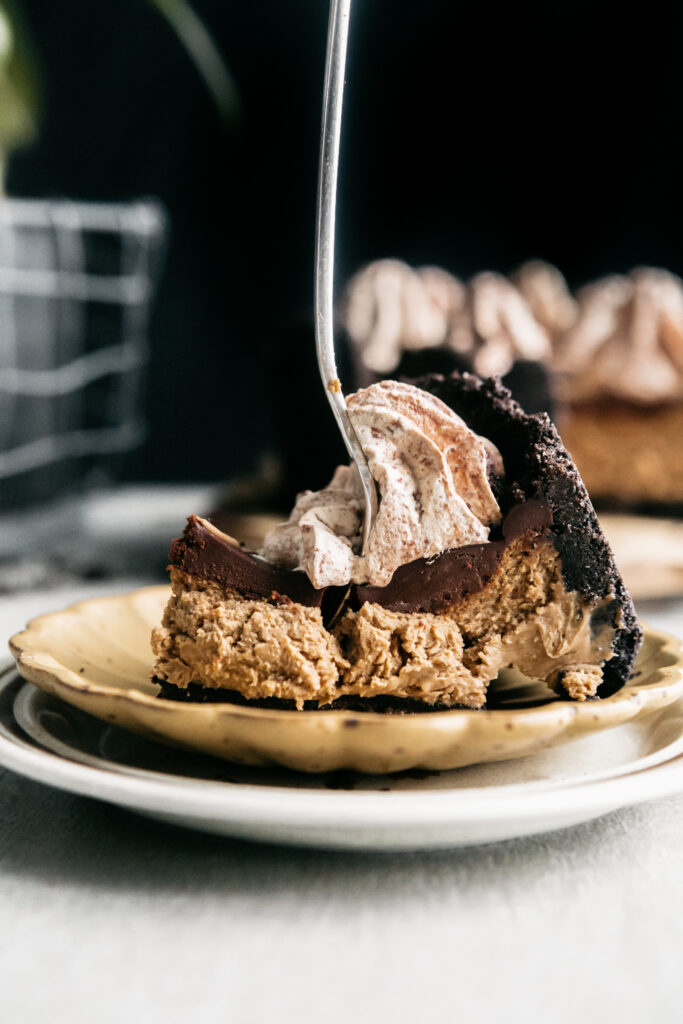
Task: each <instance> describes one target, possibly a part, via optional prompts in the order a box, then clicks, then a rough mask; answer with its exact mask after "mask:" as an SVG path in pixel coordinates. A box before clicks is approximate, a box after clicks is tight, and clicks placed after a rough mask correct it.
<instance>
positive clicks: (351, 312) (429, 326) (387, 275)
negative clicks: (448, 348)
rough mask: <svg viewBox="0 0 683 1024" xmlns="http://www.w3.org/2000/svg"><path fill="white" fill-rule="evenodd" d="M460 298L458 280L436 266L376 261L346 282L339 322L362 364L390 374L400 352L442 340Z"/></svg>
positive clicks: (461, 301) (435, 344)
mask: <svg viewBox="0 0 683 1024" xmlns="http://www.w3.org/2000/svg"><path fill="white" fill-rule="evenodd" d="M464 302H465V286H464V284H462V282H461V281H459V280H458V279H457V278H455V277H453V276H452V275H451V274H449V273H448V271H446V270H442V269H441V268H440V267H418V268H417V269H413V268H412V267H409V266H408V264H407V263H403V262H401V260H377V261H376V262H375V263H370V264H368V266H367V267H364V268H363V269H362V270H359V271H358V273H357V274H356V275H355V276H354V277H353V278H352V279H351V281H350V282H349V284H348V287H347V289H346V298H345V303H344V325H345V327H346V330H347V332H348V334H349V336H350V338H351V340H352V341H353V343H354V345H355V346H356V348H357V349H358V351H359V353H360V355H361V359H362V361H363V363H364V365H365V366H366V367H367V369H368V370H371V371H372V372H373V373H377V374H384V373H391V372H392V370H395V369H396V367H397V366H398V364H399V362H400V359H401V355H402V353H403V352H404V351H413V352H415V351H418V350H420V349H424V348H438V347H439V346H441V345H443V344H444V342H445V340H446V338H447V336H448V331H449V326H450V323H451V319H452V316H453V312H454V310H457V309H460V308H461V307H462V306H463V305H464Z"/></svg>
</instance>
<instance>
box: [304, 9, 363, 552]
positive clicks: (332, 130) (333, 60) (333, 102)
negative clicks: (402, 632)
mask: <svg viewBox="0 0 683 1024" xmlns="http://www.w3.org/2000/svg"><path fill="white" fill-rule="evenodd" d="M350 9H351V0H330V20H329V25H328V30H327V57H326V61H325V88H324V93H323V119H322V129H321V140H320V168H319V174H318V209H317V220H316V233H315V347H316V352H317V354H318V366H319V367H320V376H321V377H322V381H323V384H324V386H325V392H326V394H327V398H328V401H329V403H330V405H331V406H332V412H333V413H334V416H335V419H336V421H337V425H338V427H339V429H340V431H341V434H342V437H343V439H344V444H345V445H346V448H347V450H348V453H349V455H350V456H351V458H352V459H353V461H354V462H355V463H356V466H357V467H358V473H359V475H360V480H361V484H362V485H363V496H364V498H365V515H364V517H363V546H362V552H361V553H362V554H364V553H365V551H366V548H367V544H368V537H369V535H370V530H371V529H372V524H373V522H374V519H375V516H376V514H377V490H376V488H375V482H374V480H373V478H372V474H371V472H370V467H369V466H368V460H367V459H366V457H365V452H364V451H363V449H362V447H361V445H360V442H359V440H358V436H357V434H356V432H355V430H354V429H353V426H352V424H351V420H350V419H349V413H348V410H347V408H346V402H345V400H344V395H343V392H342V389H341V383H340V381H339V377H338V376H337V365H336V360H335V356H334V233H335V215H336V206H337V177H338V171H339V140H340V135H341V119H342V101H343V95H344V68H345V65H346V46H347V40H348V32H349V15H350Z"/></svg>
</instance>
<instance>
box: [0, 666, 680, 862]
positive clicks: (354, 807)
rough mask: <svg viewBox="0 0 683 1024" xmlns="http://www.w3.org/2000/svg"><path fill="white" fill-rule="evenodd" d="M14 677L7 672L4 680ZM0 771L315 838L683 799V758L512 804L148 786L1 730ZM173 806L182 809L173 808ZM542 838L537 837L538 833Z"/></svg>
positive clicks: (479, 792)
mask: <svg viewBox="0 0 683 1024" xmlns="http://www.w3.org/2000/svg"><path fill="white" fill-rule="evenodd" d="M12 668H13V666H11V665H10V666H7V667H6V669H5V671H7V670H8V669H9V671H11V670H12ZM2 674H3V675H4V673H2ZM17 674H18V673H17ZM0 764H2V765H4V766H5V767H6V768H10V769H11V770H13V771H16V772H17V773H18V774H20V775H24V776H26V777H28V778H31V779H33V780H34V781H37V782H42V783H45V784H47V785H50V786H52V787H54V788H57V789H62V790H66V791H67V792H72V793H77V794H79V795H82V796H89V797H94V798H95V799H103V800H105V801H107V802H110V803H114V804H117V805H118V806H124V807H127V808H129V809H134V810H142V811H144V812H146V813H156V812H158V813H160V814H163V812H164V811H166V812H167V813H170V814H172V815H174V816H179V815H187V816H188V817H189V818H194V819H195V820H197V819H199V820H204V819H205V818H206V817H207V816H208V815H214V816H215V815H216V814H219V816H220V818H221V820H222V821H224V822H225V821H227V822H231V823H240V822H241V823H242V824H244V823H246V824H248V825H249V826H252V827H253V826H258V825H263V824H264V823H266V824H267V825H268V826H269V827H270V828H278V827H283V828H288V829H292V828H295V829H304V830H305V829H315V830H318V831H319V830H320V829H324V828H336V829H339V828H342V829H347V830H349V829H350V830H351V831H355V832H360V831H362V830H364V829H366V828H368V827H370V828H372V829H373V830H374V831H375V832H382V833H388V832H390V831H391V830H392V829H395V828H405V827H408V826H410V827H417V828H419V827H423V828H430V827H431V828H434V827H436V828H438V827H440V826H441V827H443V826H450V827H455V826H458V825H466V824H469V825H472V824H474V825H486V824H490V823H498V824H500V823H505V822H510V823H512V822H514V821H516V820H518V819H519V817H520V815H527V816H528V815H530V814H532V815H534V816H540V815H541V814H544V813H546V814H547V813H550V815H551V817H557V815H558V813H562V814H567V813H572V812H573V811H580V812H581V813H584V812H585V811H586V810H588V811H589V812H591V813H589V814H588V815H587V818H588V817H591V816H592V817H596V816H598V815H599V814H602V813H607V812H608V811H610V810H617V809H618V808H620V807H625V806H629V805H633V804H637V803H641V802H644V801H647V800H650V799H659V798H664V797H666V796H672V795H674V794H677V793H680V792H681V791H682V790H683V754H679V755H678V756H676V757H674V758H672V759H671V760H669V761H664V762H662V763H660V764H657V765H653V766H651V767H649V768H643V769H640V770H638V771H635V772H631V773H628V774H625V775H623V774H622V775H618V776H615V777H610V778H607V779H601V780H598V781H594V782H592V781H590V780H587V781H584V782H577V783H573V784H571V785H568V786H567V787H564V788H560V789H550V790H545V791H543V790H538V789H535V790H531V786H533V785H534V784H533V783H521V784H520V787H521V788H522V790H525V792H518V793H516V794H513V799H510V789H511V787H508V786H496V787H482V788H480V789H476V790H475V789H472V790H447V789H445V790H409V791H405V790H403V791H391V792H384V791H379V790H353V791H345V790H327V789H325V790H320V789H312V788H311V789H308V788H302V789H294V788H292V789H287V788H284V787H275V786H265V785H264V786H254V785H250V784H243V783H227V782H220V781H214V780H201V779H189V778H182V777H178V778H176V777H172V778H171V777H168V776H164V775H163V773H159V774H160V775H161V776H162V777H161V778H158V779H157V778H155V779H153V780H152V779H148V778H139V777H137V776H133V775H127V774H126V775H124V774H119V773H117V772H115V771H113V770H111V769H108V770H104V769H101V768H91V767H89V766H88V765H83V764H80V763H78V762H75V761H71V760H68V759H66V758H63V757H60V756H59V755H57V754H54V753H52V752H51V751H46V750H43V749H41V748H39V747H36V746H34V745H33V744H32V743H30V742H28V741H26V740H23V739H19V738H18V737H16V736H14V735H13V734H12V733H11V731H10V730H8V729H7V727H6V726H5V724H4V723H3V722H2V721H0ZM169 794H170V802H171V803H174V802H175V803H176V806H175V807H173V806H171V807H168V806H163V805H164V804H167V803H168V798H169ZM484 794H485V795H484ZM178 803H180V804H181V805H182V806H181V807H178V806H177V804H178ZM226 815H227V816H226ZM264 815H268V817H267V818H264ZM237 816H239V817H237ZM551 827H552V826H551ZM546 830H547V829H544V828H543V827H540V828H538V829H537V831H538V832H542V831H546ZM415 845H416V846H417V845H419V843H417V842H416V844H415Z"/></svg>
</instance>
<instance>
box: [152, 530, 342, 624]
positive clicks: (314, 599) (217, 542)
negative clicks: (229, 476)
mask: <svg viewBox="0 0 683 1024" xmlns="http://www.w3.org/2000/svg"><path fill="white" fill-rule="evenodd" d="M170 558H171V565H172V566H173V568H175V569H180V570H181V571H182V572H186V573H187V574H188V576H198V577H199V578H200V579H204V580H210V581H212V582H213V583H218V584H220V585H221V586H222V587H226V588H227V589H229V590H235V591H236V592H237V593H238V594H240V595H241V596H242V597H245V598H247V599H248V600H250V601H260V600H266V601H272V600H277V599H278V598H280V597H288V598H290V599H291V600H292V601H296V602H297V604H303V605H306V606H307V607H309V608H318V607H320V604H321V602H322V599H323V596H324V593H325V592H324V591H323V590H316V589H315V587H313V586H312V585H311V582H310V580H309V579H308V576H307V575H306V573H304V572H292V571H291V570H289V569H280V568H278V567H277V566H275V565H271V564H270V563H269V562H266V561H265V560H264V559H262V558H258V557H256V556H255V555H252V554H251V553H250V552H248V551H243V550H242V548H241V547H240V546H239V544H238V542H237V541H236V540H233V538H232V537H228V535H227V534H225V533H221V531H220V530H217V529H216V527H215V526H212V524H211V523H209V522H207V521H206V520H205V519H200V518H199V516H195V515H192V516H190V517H189V518H188V520H187V526H186V527H185V530H184V532H183V535H182V537H179V538H178V539H177V540H174V541H173V543H172V545H171V554H170Z"/></svg>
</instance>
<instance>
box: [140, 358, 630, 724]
mask: <svg viewBox="0 0 683 1024" xmlns="http://www.w3.org/2000/svg"><path fill="white" fill-rule="evenodd" d="M416 383H417V385H418V387H412V388H409V389H408V390H406V389H407V387H408V386H406V385H396V386H395V387H390V386H389V385H388V384H386V383H385V384H380V385H373V387H375V388H380V389H384V390H383V391H382V393H381V395H379V398H380V399H381V401H380V402H379V404H378V403H377V402H375V398H376V397H377V396H376V395H375V394H374V393H373V395H370V396H368V394H367V392H370V391H372V389H367V392H365V393H364V392H361V393H359V394H360V396H363V397H362V398H361V399H358V398H357V396H353V397H352V398H351V399H350V400H349V408H350V411H351V410H355V413H354V415H355V416H356V419H355V422H356V426H357V429H358V432H359V437H360V439H361V443H363V444H364V446H365V447H366V451H368V452H370V465H371V468H372V469H373V472H375V474H376V478H377V479H378V481H379V487H380V509H381V507H382V502H384V503H385V509H386V508H391V509H392V510H395V511H394V515H393V517H392V519H391V521H387V517H386V516H385V517H384V520H382V519H381V517H378V520H377V523H378V524H382V523H384V527H383V528H384V529H385V531H386V537H391V536H392V532H391V531H392V530H394V531H395V530H396V524H397V523H399V524H400V531H399V533H398V534H397V538H398V539H397V542H396V543H397V544H398V543H399V542H400V543H401V544H402V547H401V549H400V550H401V551H412V550H413V548H414V542H415V543H417V542H416V541H415V538H417V540H419V542H420V544H422V548H420V547H419V545H418V547H417V548H415V551H416V553H417V557H411V558H410V559H409V560H408V559H403V560H400V564H398V566H397V567H393V568H392V572H391V573H389V574H386V573H384V574H382V573H381V568H382V567H381V566H379V567H378V566H376V565H375V566H374V567H372V561H371V560H370V561H369V562H368V564H369V565H371V568H372V571H369V577H370V578H365V577H364V575H363V574H364V573H365V572H366V570H367V565H366V563H365V562H364V560H363V559H361V558H360V557H359V552H358V546H359V535H360V522H361V521H360V509H361V507H362V502H361V500H360V497H359V495H358V492H357V490H356V489H355V485H354V480H353V477H352V476H351V477H349V476H348V474H347V475H344V474H342V475H341V476H340V475H339V473H338V474H336V475H335V480H334V481H333V484H334V487H331V488H328V489H326V490H325V491H323V492H319V493H318V494H317V495H316V494H310V492H309V493H308V494H306V495H304V496H303V497H302V498H300V499H299V502H298V503H297V508H295V510H294V512H293V513H292V517H290V521H289V523H288V524H285V526H284V527H283V528H279V529H280V533H279V534H277V536H275V537H274V538H272V539H271V542H270V543H268V542H267V543H266V545H265V548H264V551H265V552H266V553H269V557H270V558H271V559H276V560H279V561H281V562H283V563H284V564H282V565H274V564H272V561H268V560H266V559H265V558H263V557H262V556H258V555H255V554H250V553H247V552H245V551H242V550H241V549H240V547H239V545H237V543H236V542H235V541H233V540H232V539H231V538H229V537H227V536H226V535H224V534H221V533H220V532H219V531H218V530H216V529H215V528H214V527H213V526H211V524H210V523H207V522H206V521H204V520H201V519H198V518H197V517H196V516H191V517H190V519H189V520H188V524H187V527H186V529H185V532H184V534H183V536H182V538H180V539H179V540H177V541H175V542H174V544H173V547H172V549H171V566H170V570H171V581H172V596H171V598H170V600H169V602H168V605H167V607H166V610H165V613H164V619H163V623H162V625H161V627H159V628H158V629H156V630H155V631H154V635H153V641H152V643H153V648H154V653H155V655H156V657H157V661H156V665H155V669H154V678H155V680H156V681H157V682H159V683H160V684H161V687H162V690H161V692H162V695H163V696H166V697H179V698H185V699H193V700H194V699H214V700H215V699H219V700H239V701H248V702H253V701H256V702H261V701H264V700H265V701H267V702H269V703H272V702H276V705H277V706H282V707H292V708H304V707H305V708H318V707H332V708H334V707H344V706H354V707H357V708H366V709H372V710H374V709H385V708H387V707H390V708H392V709H405V710H416V709H440V708H449V707H458V706H459V707H469V708H481V707H484V706H485V705H486V697H487V690H488V687H489V684H490V683H491V681H492V680H493V679H495V678H496V676H497V675H498V673H499V671H500V670H501V669H503V668H506V667H508V666H514V667H515V668H517V669H519V670H520V671H521V672H523V673H524V674H525V675H527V676H530V677H532V678H536V679H542V680H545V681H547V682H548V683H549V684H550V685H551V686H552V687H553V688H555V689H556V690H558V692H561V693H563V694H565V695H566V696H568V697H571V698H574V699H577V700H584V699H586V698H592V697H596V696H599V697H604V696H609V695H610V694H611V693H613V692H615V691H616V690H617V689H619V687H620V686H622V685H623V684H624V683H625V681H626V680H627V679H628V677H629V675H630V673H631V670H632V667H633V662H634V659H635V656H636V654H637V651H638V648H639V645H640V642H641V633H640V630H639V627H638V625H637V622H636V619H635V614H634V610H633V606H632V603H631V600H630V598H629V596H628V594H627V592H626V590H625V588H624V585H623V583H622V581H621V578H620V576H619V573H618V571H617V569H616V566H615V564H614V560H613V557H612V554H611V552H610V549H609V547H608V545H607V543H606V541H605V539H604V537H603V535H602V532H601V530H600V527H599V525H598V522H597V519H596V516H595V513H594V511H593V508H592V506H591V504H590V501H589V499H588V496H587V493H586V490H585V488H584V486H583V484H582V482H581V480H580V478H579V476H578V473H577V471H576V469H575V467H574V465H573V463H572V461H571V459H570V457H569V456H568V454H567V452H566V451H565V449H564V448H563V446H562V444H561V442H560V440H559V437H558V435H557V432H556V431H555V429H554V427H553V426H552V425H551V423H550V421H549V420H548V418H547V417H546V416H542V415H541V416H528V415H527V414H525V413H524V412H523V411H522V409H521V408H520V407H519V405H517V403H515V402H514V401H513V400H512V399H511V397H510V394H509V392H507V391H506V389H504V388H503V387H502V386H501V385H500V384H499V383H498V382H496V381H495V380H493V379H488V380H482V379H480V378H478V377H475V376H474V375H470V374H454V375H452V376H451V377H440V376H436V375H431V376H428V377H425V378H422V379H420V380H419V381H418V382H416ZM370 399H372V401H370ZM391 402H394V403H395V405H394V408H395V411H396V415H395V417H394V418H393V419H392V417H391V415H389V414H388V413H387V408H388V406H391ZM382 403H383V404H382ZM415 403H417V405H416V404H415ZM375 408H379V409H381V410H383V416H384V418H383V419H382V418H381V417H379V418H377V419H376V420H373V419H372V416H371V415H370V413H369V411H368V410H372V409H375ZM359 410H360V411H362V416H361V412H360V411H359ZM416 410H417V411H416ZM389 412H390V410H389ZM449 415H450V416H451V418H452V419H453V422H454V424H455V421H456V420H457V424H455V426H454V432H452V433H450V434H449V433H448V431H447V430H446V427H447V426H448V417H449ZM456 427H457V429H456ZM465 431H468V432H469V433H465ZM411 432H412V433H411ZM413 434H414V437H413ZM406 438H408V439H410V438H412V441H411V443H410V444H408V443H407V441H406ZM389 441H391V444H392V445H393V447H392V448H391V450H390V451H389V450H388V449H387V444H388V443H389ZM418 442H419V443H418ZM373 446H374V447H373ZM468 460H469V461H468ZM473 460H474V461H473ZM475 463H476V464H475ZM425 467H427V468H425ZM435 467H436V468H435ZM482 467H483V469H482ZM475 470H476V472H475ZM482 472H485V473H486V474H487V475H488V483H486V481H485V480H483V479H482V478H481V474H482ZM430 474H431V475H430ZM477 474H478V475H477ZM392 481H393V483H392ZM396 481H398V482H399V483H400V487H399V488H398V490H397V486H394V485H395V484H396ZM437 485H438V486H437ZM392 487H393V490H392ZM454 488H455V489H456V490H457V492H458V493H457V495H456V494H455V491H454ZM484 492H486V493H485V494H484ZM397 495H398V498H400V499H401V500H400V501H399V500H398V498H397ZM482 495H484V497H485V498H486V500H485V501H483V500H482ZM456 497H457V500H458V502H460V504H459V505H457V506H456V509H455V511H456V512H457V515H455V514H454V517H453V522H454V523H455V524H456V526H457V531H460V532H455V533H451V534H450V536H457V537H460V539H461V542H459V543H456V544H451V545H450V546H447V547H444V548H443V549H438V550H433V549H432V548H430V547H429V543H430V538H431V539H433V537H434V536H435V532H434V531H436V535H437V536H438V537H439V538H441V537H442V534H441V533H439V530H441V529H442V527H443V518H440V517H441V516H442V513H443V510H444V509H446V512H449V511H450V512H452V509H451V508H450V506H449V502H453V503H454V502H455V499H456ZM475 499H476V500H475ZM468 502H469V504H468ZM435 510H436V511H435ZM437 513H438V514H437ZM466 513H468V514H469V519H468V517H467V515H466ZM443 514H445V513H443ZM402 517H403V518H402ZM411 517H412V518H411ZM404 520H405V521H404ZM470 520H472V523H470ZM475 520H476V522H475ZM431 523H434V524H436V525H432V526H431V527H430V530H427V531H426V532H425V524H427V525H429V524H431ZM377 528H378V529H379V526H378V527H377ZM454 529H455V527H454ZM468 530H470V533H469V534H468V532H467V531H468ZM297 531H298V532H297ZM411 531H412V532H411ZM427 534H429V536H427ZM444 536H445V535H444ZM472 537H474V538H475V539H474V540H472ZM374 550H375V552H376V551H382V550H385V551H387V556H386V557H387V558H389V557H390V556H391V554H392V552H391V551H390V550H389V548H388V547H387V545H386V544H385V545H384V547H382V545H381V544H376V545H375V548H374ZM395 550H396V549H394V552H393V553H394V554H395ZM302 563H303V564H305V565H307V566H308V572H309V574H310V575H312V576H313V577H314V579H315V580H316V583H317V586H315V587H314V586H313V585H312V583H311V582H310V579H309V574H307V572H305V571H304V570H303V569H302V568H299V567H297V566H298V565H299V564H302ZM340 567H341V568H340ZM378 579H380V580H381V583H380V584H379V585H378V584H377V582H376V580H378ZM329 581H332V582H331V583H330V582H329Z"/></svg>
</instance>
